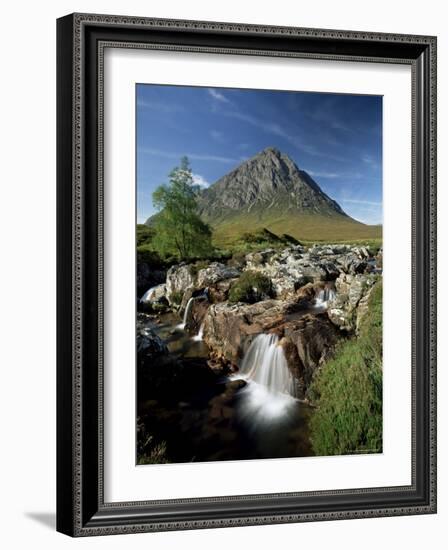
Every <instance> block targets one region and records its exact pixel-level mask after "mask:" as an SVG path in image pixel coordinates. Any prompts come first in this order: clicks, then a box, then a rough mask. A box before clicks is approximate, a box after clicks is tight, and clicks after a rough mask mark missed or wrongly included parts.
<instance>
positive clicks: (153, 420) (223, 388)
mask: <svg viewBox="0 0 448 550" xmlns="http://www.w3.org/2000/svg"><path fill="white" fill-rule="evenodd" d="M323 307H324V305H323V302H322V303H316V306H315V308H316V311H321V310H322V309H323ZM150 326H151V328H152V329H153V331H154V332H155V333H156V334H157V335H158V336H159V337H160V338H161V339H162V340H163V341H164V342H165V344H166V345H167V347H168V350H169V352H170V354H172V355H174V356H177V357H178V358H179V360H180V361H182V362H185V364H186V368H189V366H188V365H189V363H190V362H193V363H194V364H198V363H199V364H201V363H202V364H203V365H204V366H205V365H206V364H207V360H208V359H209V350H208V348H207V345H206V343H205V342H204V341H203V340H202V337H201V335H200V334H196V335H192V334H189V333H187V332H186V331H185V330H184V328H183V327H184V323H183V322H182V320H181V319H180V318H179V316H178V315H176V314H174V313H165V314H160V315H159V316H158V322H153V323H151V324H150ZM199 332H201V330H200V331H199ZM277 340H278V339H277V337H276V336H274V335H267V334H260V335H258V337H256V338H255V340H254V341H253V342H252V344H251V346H250V347H249V349H248V350H247V352H246V355H245V357H244V359H243V361H242V362H241V365H240V368H239V371H238V372H236V373H233V374H230V375H227V376H224V375H219V376H217V377H216V379H215V380H214V381H213V382H212V384H211V385H208V386H206V387H205V388H204V387H203V386H201V387H200V388H199V389H198V392H197V393H196V394H195V395H193V396H192V397H191V398H189V399H188V400H186V401H181V402H178V403H176V404H167V403H166V402H162V401H157V400H151V401H146V402H144V401H142V402H141V403H139V414H140V415H142V414H143V415H144V416H145V418H146V424H147V425H148V426H149V429H150V431H151V432H152V433H154V434H155V435H156V436H157V438H158V440H163V441H165V442H166V445H167V449H168V455H169V459H170V460H169V461H170V462H187V461H188V462H189V461H200V462H206V461H213V460H244V459H264V458H285V457H297V456H310V455H312V454H313V452H312V449H311V445H310V442H309V431H308V422H309V418H310V415H311V414H312V408H311V407H309V406H308V405H307V404H306V403H303V402H300V401H299V400H298V399H296V398H295V397H294V381H293V377H292V375H291V373H290V371H289V369H288V367H287V364H286V360H285V358H284V354H283V349H282V348H281V347H280V346H278V345H277V343H278V342H277Z"/></svg>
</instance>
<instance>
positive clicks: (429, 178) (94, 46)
mask: <svg viewBox="0 0 448 550" xmlns="http://www.w3.org/2000/svg"><path fill="white" fill-rule="evenodd" d="M136 30H137V31H138V36H136V37H135V38H133V39H132V40H130V39H129V37H130V36H132V35H133V32H134V31H136ZM154 33H156V34H157V40H156V41H154ZM185 33H188V34H189V36H190V37H191V36H193V37H194V39H195V41H196V42H201V41H202V43H201V44H200V45H198V44H189V43H184V42H185V41H186V38H185V37H186V34H185ZM236 37H241V38H242V39H243V41H246V42H248V43H249V44H250V45H251V47H249V48H247V47H242V46H240V45H238V46H237V47H235V46H232V43H233V42H234V41H235V40H236ZM285 37H286V39H287V40H286V41H283V42H282V43H279V42H278V41H279V40H281V39H284V38H285ZM173 41H174V43H173ZM187 42H188V41H187ZM220 42H221V44H219V45H217V43H220ZM224 42H225V43H227V46H224V45H223V44H222V43H224ZM277 43H278V48H275V49H269V48H268V49H266V48H263V44H270V46H271V47H272V46H273V45H275V44H277ZM330 43H331V44H332V45H338V46H339V50H340V52H339V53H329V52H330V51H331V52H333V50H334V48H332V49H329V48H328V45H329V44H330ZM315 44H318V46H319V47H320V51H316V50H315V49H314V50H313V45H315ZM282 45H287V46H289V49H288V48H286V49H285V48H282ZM106 47H114V48H117V47H118V48H150V49H162V50H173V51H189V52H205V53H219V54H229V53H232V54H235V53H236V54H240V55H248V54H249V55H264V56H266V55H267V56H276V57H279V56H285V57H308V58H314V59H331V60H344V61H356V62H360V61H361V62H381V63H406V64H410V65H411V66H412V86H413V90H412V99H413V109H412V111H413V112H412V119H413V144H412V151H413V153H412V154H413V158H412V174H413V175H412V180H413V181H412V186H413V205H412V210H413V212H412V218H413V228H412V231H413V273H412V278H413V285H412V286H413V304H412V309H413V335H414V338H413V357H412V363H413V367H412V370H413V387H412V401H413V407H412V410H413V435H412V447H413V451H412V454H413V456H412V469H413V472H412V485H411V486H409V487H384V488H380V489H357V490H342V491H320V492H313V493H286V494H285V493H282V494H280V493H279V494H270V495H241V496H234V497H216V498H206V499H204V498H202V499H180V500H173V501H171V500H170V501H150V500H148V501H145V502H123V503H118V504H111V503H105V502H104V497H103V480H102V477H103V470H102V459H103V447H102V395H103V393H102V392H103V389H102V388H103V370H102V351H103V333H102V326H103V308H102V294H103V268H102V258H103V256H102V254H103V247H102V242H103V208H102V200H103V171H102V156H103V142H102V133H103V111H102V108H103V76H104V73H103V55H104V48H106ZM307 48H308V50H307ZM336 49H337V48H336ZM58 51H59V58H58V326H59V325H60V329H59V334H58V530H59V531H61V532H64V533H67V534H70V535H72V536H89V535H105V534H117V533H133V532H145V531H159V530H175V529H200V528H211V527H227V526H236V525H262V524H266V523H287V522H302V521H324V520H332V519H352V518H365V517H380V516H393V515H404V514H425V513H434V512H435V511H436V61H437V57H436V38H435V37H429V36H412V35H400V34H380V33H364V32H353V31H339V30H324V29H306V28H293V27H272V26H260V25H244V24H234V23H215V22H205V21H184V20H164V19H150V18H138V17H123V16H109V15H93V14H74V15H71V16H67V17H65V18H62V19H60V20H58ZM357 52H358V53H357ZM93 65H94V66H93ZM92 70H93V73H92ZM92 74H94V78H93V76H92ZM93 90H96V94H95V95H94V92H93ZM93 96H94V97H93ZM92 113H95V114H97V116H98V123H97V125H96V127H95V128H94V127H93V125H92V123H91V122H90V123H89V120H91V118H89V117H90V116H91V114H92ZM89 124H90V125H89ZM87 182H89V183H90V186H89V187H87V186H86V183H87ZM92 186H93V187H94V189H93V190H92ZM88 205H91V206H90V207H89V206H88ZM92 236H94V237H95V243H96V244H97V248H98V257H97V263H96V265H93V263H92V262H94V260H93V259H92V257H91V254H92V252H91V249H89V247H88V244H87V242H88V240H89V237H92ZM92 246H93V245H91V247H92ZM422 262H423V263H422ZM95 293H96V297H95V296H94V295H95ZM87 304H89V305H90V306H92V304H93V305H94V306H95V305H96V308H95V310H96V312H97V315H96V319H95V324H96V328H95V326H93V325H92V324H91V323H90V321H87V320H86V305H87ZM417 313H418V314H419V315H418V316H417ZM422 316H423V320H422V319H421V318H422ZM422 358H423V360H424V364H423V363H422ZM88 362H90V363H88ZM87 364H90V366H91V369H90V370H92V366H94V368H95V369H96V375H95V376H96V378H95V379H94V378H93V377H92V376H93V375H92V374H91V373H90V371H88V370H87V369H86V365H87ZM419 369H420V370H419ZM420 371H424V372H420ZM422 380H423V382H424V384H425V390H424V391H425V393H424V394H421V395H420V393H418V392H417V389H419V390H421V388H420V386H418V384H422ZM422 397H424V399H423V401H424V402H423V403H422V402H421V400H422ZM87 410H88V411H90V412H92V411H94V412H96V415H97V423H96V425H95V426H94V428H92V427H87V426H86V422H85V421H84V418H85V416H86V411H87ZM422 411H424V413H425V415H424V418H423V420H422V421H420V419H418V418H417V412H422ZM68 431H69V433H70V437H69V438H68V437H67V433H68ZM417 451H418V452H419V453H420V454H421V456H420V454H419V455H418V457H417ZM422 453H423V454H422ZM423 463H424V464H423ZM92 483H93V487H89V485H90V484H92ZM380 493H381V494H383V495H388V494H389V495H390V498H391V502H390V504H386V501H384V504H378V501H377V498H376V499H375V497H378V495H379V494H380ZM292 497H294V498H296V499H297V502H298V503H299V502H302V501H303V502H304V501H305V500H306V499H307V500H309V501H310V503H311V500H312V499H314V500H313V502H312V505H311V504H310V510H309V511H307V510H306V504H305V506H303V505H301V506H299V508H298V510H297V511H294V510H293V509H292V508H291V505H290V504H288V506H286V499H291V498H292ZM392 497H394V498H392ZM330 498H332V499H333V501H334V502H338V503H339V504H338V506H334V507H333V508H334V509H332V508H331V506H330V504H328V505H327V507H325V505H324V504H321V505H320V508H319V507H318V506H317V504H315V502H317V501H322V499H324V500H325V499H327V500H328V502H330V500H329V499H330ZM350 498H354V499H357V500H356V502H358V501H359V506H358V508H356V509H353V507H352V506H350V508H348V507H346V508H344V506H345V505H344V503H345V502H346V501H347V499H350ZM319 499H320V500H319ZM267 501H272V502H274V501H275V503H276V505H277V509H280V511H279V512H276V513H269V507H268V505H267V504H266V503H267ZM282 501H285V504H284V505H283V508H282V507H281V504H282ZM248 502H253V503H256V504H257V511H256V512H255V511H254V510H250V511H249V509H248V508H247V505H248ZM204 504H207V505H208V506H207V507H208V508H212V507H213V505H216V506H217V507H218V508H219V510H221V514H220V515H219V512H218V511H217V512H216V513H215V517H208V516H207V514H205V513H204V508H203V506H204ZM265 504H266V506H265ZM185 506H189V507H190V509H191V511H192V513H191V514H187V513H184V516H183V517H182V512H181V510H180V507H182V510H185ZM201 506H202V508H201ZM156 507H159V508H160V507H165V508H169V510H167V514H166V517H164V518H163V519H162V520H160V519H155V516H154V509H155V508H156ZM195 507H196V508H195ZM226 507H227V509H228V512H229V513H227V512H225V509H226ZM328 507H330V508H328ZM321 508H322V509H321ZM325 508H327V509H325ZM263 509H264V510H265V511H263ZM232 510H233V512H232ZM193 512H194V513H193ZM229 514H230V515H229ZM209 516H210V514H209Z"/></svg>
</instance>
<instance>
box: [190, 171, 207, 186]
mask: <svg viewBox="0 0 448 550" xmlns="http://www.w3.org/2000/svg"><path fill="white" fill-rule="evenodd" d="M192 176H193V183H194V184H195V185H199V187H203V188H206V187H210V182H208V181H207V180H206V179H205V178H204V176H201V174H192Z"/></svg>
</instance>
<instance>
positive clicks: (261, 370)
mask: <svg viewBox="0 0 448 550" xmlns="http://www.w3.org/2000/svg"><path fill="white" fill-rule="evenodd" d="M240 372H241V374H242V375H243V376H244V377H245V378H247V379H248V380H253V381H254V382H257V383H258V384H260V385H261V386H264V387H265V388H266V389H267V390H268V391H270V392H273V393H286V394H288V395H292V396H294V394H295V390H294V379H293V377H292V374H291V371H290V370H289V368H288V364H287V362H286V357H285V354H284V352H283V348H282V347H281V346H279V345H278V336H277V335H276V334H259V335H258V336H257V337H256V338H255V340H254V341H253V342H252V343H251V345H250V346H249V349H248V350H247V352H246V354H245V356H244V359H243V362H242V363H241V368H240Z"/></svg>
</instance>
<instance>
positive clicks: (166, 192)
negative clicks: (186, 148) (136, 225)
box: [152, 157, 212, 258]
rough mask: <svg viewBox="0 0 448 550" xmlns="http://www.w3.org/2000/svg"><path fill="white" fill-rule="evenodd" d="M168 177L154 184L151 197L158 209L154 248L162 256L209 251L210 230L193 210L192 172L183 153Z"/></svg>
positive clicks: (197, 254) (198, 254)
mask: <svg viewBox="0 0 448 550" xmlns="http://www.w3.org/2000/svg"><path fill="white" fill-rule="evenodd" d="M169 178H170V181H169V183H168V184H166V185H161V186H160V187H158V188H157V189H156V190H155V191H154V193H153V195H152V197H153V203H154V206H155V207H156V208H157V209H159V210H160V212H159V213H158V214H157V216H156V217H155V223H154V229H155V235H154V238H153V246H154V248H155V249H156V250H157V251H158V252H159V253H160V254H162V255H163V256H168V255H176V256H178V257H179V258H191V257H194V256H204V255H207V254H208V253H210V251H211V248H212V244H211V236H212V232H211V229H210V227H209V226H208V225H207V224H206V223H204V222H203V221H202V220H201V218H200V217H199V215H198V213H197V203H196V194H195V189H194V185H193V176H192V173H191V168H190V164H189V162H188V158H187V157H183V158H182V159H181V163H180V166H177V167H176V168H174V169H173V170H172V172H171V173H170V175H169Z"/></svg>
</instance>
